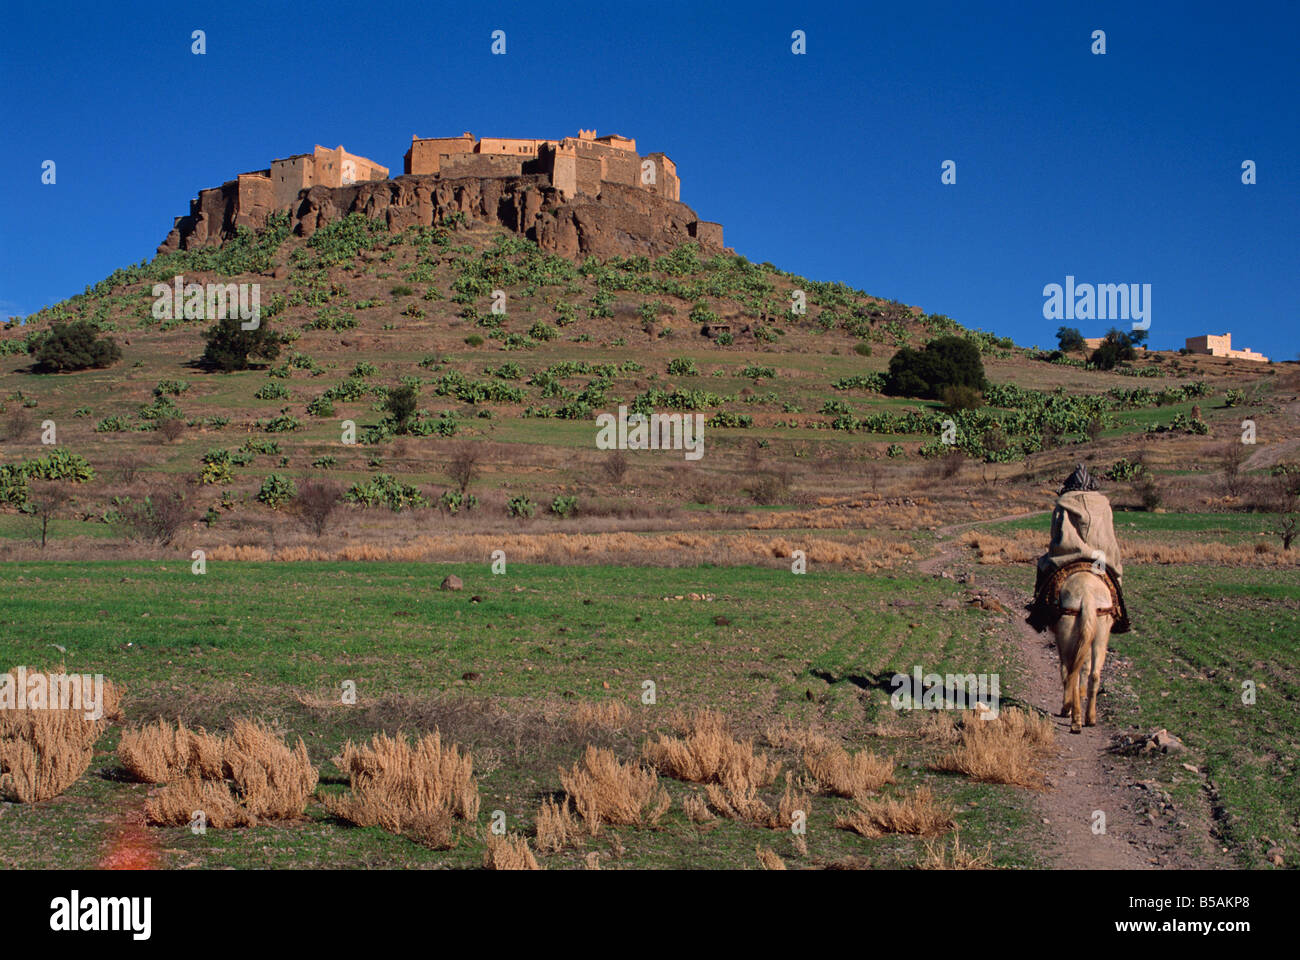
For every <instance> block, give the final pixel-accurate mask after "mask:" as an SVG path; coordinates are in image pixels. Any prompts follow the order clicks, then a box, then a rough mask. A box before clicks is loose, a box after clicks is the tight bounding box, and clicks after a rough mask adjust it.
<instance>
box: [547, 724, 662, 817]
mask: <svg viewBox="0 0 1300 960" xmlns="http://www.w3.org/2000/svg"><path fill="white" fill-rule="evenodd" d="M560 783H562V784H563V785H564V789H565V791H567V792H568V794H569V797H570V798H571V799H572V800H573V805H574V807H576V808H577V811H578V813H579V814H580V815H581V816H582V819H583V820H584V821H586V824H587V830H588V832H589V833H591V835H592V836H595V835H596V834H597V833H598V832H599V831H600V825H601V824H602V823H611V824H619V825H627V824H637V825H639V824H643V823H645V824H655V823H657V822H658V821H659V818H660V817H662V816H663V815H664V813H665V812H666V811H667V810H668V807H669V805H670V804H671V803H672V800H671V798H670V797H669V796H668V791H667V790H665V789H663V788H662V787H660V786H659V777H658V775H656V774H655V772H654V771H653V770H647V769H645V768H643V767H641V766H640V765H639V764H637V763H636V762H635V761H631V760H629V761H628V762H626V763H623V762H621V761H620V760H619V759H618V757H616V756H614V752H613V751H612V750H605V749H602V748H600V747H594V746H590V745H588V746H587V749H586V750H585V751H583V755H582V762H581V763H575V764H574V765H573V767H572V769H570V770H567V771H566V770H564V769H561V770H560Z"/></svg>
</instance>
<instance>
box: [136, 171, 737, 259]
mask: <svg viewBox="0 0 1300 960" xmlns="http://www.w3.org/2000/svg"><path fill="white" fill-rule="evenodd" d="M273 212H275V205H274V202H273V200H272V199H271V190H270V184H269V181H267V182H266V184H265V185H263V183H262V182H261V180H260V178H241V179H240V180H237V181H231V182H230V183H227V184H224V185H223V186H221V187H216V188H213V189H211V190H204V191H201V192H200V194H199V197H198V199H197V200H195V201H192V202H191V204H190V213H189V215H188V216H185V217H180V218H178V219H177V221H176V225H175V227H174V228H173V229H172V231H171V233H170V234H168V236H167V239H166V240H164V241H163V243H162V244H161V245H160V246H159V247H158V252H159V253H165V252H167V251H170V250H177V249H181V250H188V249H190V248H192V247H198V246H203V245H207V244H220V243H224V242H225V241H226V240H228V239H230V238H232V237H234V235H235V231H236V229H237V228H239V227H240V226H248V227H251V228H253V229H257V228H258V227H261V226H263V225H264V224H265V223H266V220H267V217H269V216H270V214H271V213H273ZM458 212H459V213H463V214H464V215H465V216H466V217H468V218H470V219H473V220H478V221H482V222H485V223H489V224H497V225H500V226H502V227H505V228H506V229H508V230H511V231H513V232H515V233H519V234H522V235H524V236H526V237H528V238H529V239H530V240H534V241H536V242H537V244H538V246H540V247H541V249H542V250H544V251H547V252H548V253H556V254H559V255H561V256H565V257H579V256H586V255H588V254H591V255H594V256H598V257H610V256H635V255H642V254H644V255H649V256H660V255H662V254H664V253H667V252H669V251H671V250H672V249H673V248H675V247H677V246H678V245H680V244H682V243H685V242H687V241H691V240H695V241H697V242H699V243H701V244H702V245H704V246H705V247H708V248H712V249H718V250H720V249H722V246H721V244H722V228H721V226H719V225H718V224H712V223H708V222H705V221H701V220H700V219H699V218H698V217H697V216H696V215H695V211H693V210H692V209H691V208H690V207H688V206H686V204H684V203H679V202H677V201H675V200H668V199H665V198H663V197H660V196H656V195H655V194H652V193H649V192H647V191H644V190H638V189H636V188H635V187H625V186H621V185H618V184H603V185H602V187H601V192H600V195H599V196H598V197H588V196H585V195H579V196H577V197H574V198H571V199H569V200H565V199H563V198H561V196H560V194H559V192H558V191H556V190H555V189H554V188H553V187H552V186H551V183H550V179H549V178H548V177H547V176H545V175H544V174H533V175H524V176H511V177H498V178H459V179H444V178H442V177H439V176H437V175H428V176H403V177H397V178H395V179H392V180H377V181H369V182H365V183H356V184H352V185H350V186H346V187H311V188H310V189H307V190H304V191H302V193H300V194H299V196H298V200H297V202H296V205H295V206H294V207H292V208H291V209H290V218H291V224H292V227H293V231H294V233H295V234H298V235H299V236H304V237H309V236H311V234H312V233H314V232H315V231H316V230H318V229H320V227H322V226H324V225H325V224H327V223H329V222H331V221H333V220H338V219H341V218H343V217H345V216H347V215H348V214H350V213H361V214H364V215H365V216H367V217H370V218H372V219H383V220H384V221H386V222H387V224H388V229H389V230H391V231H393V232H399V231H401V230H404V229H405V228H406V227H409V226H412V225H414V224H423V225H426V226H428V225H433V224H436V223H439V222H441V221H442V220H443V219H444V218H445V217H447V216H450V215H452V214H454V213H458Z"/></svg>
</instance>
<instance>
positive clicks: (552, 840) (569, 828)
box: [537, 797, 582, 853]
mask: <svg viewBox="0 0 1300 960" xmlns="http://www.w3.org/2000/svg"><path fill="white" fill-rule="evenodd" d="M571 843H572V844H576V845H578V846H581V845H582V836H581V833H580V829H579V826H578V818H577V817H576V816H574V814H573V808H572V807H571V806H570V805H569V798H568V797H565V798H564V803H562V804H559V803H556V802H555V801H554V800H553V799H551V798H550V797H547V798H546V799H545V800H543V801H542V805H541V807H540V808H539V809H538V811H537V849H538V850H541V851H543V852H545V853H559V852H560V851H561V850H563V849H564V848H565V847H567V846H568V845H569V844H571Z"/></svg>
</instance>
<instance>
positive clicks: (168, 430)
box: [158, 417, 185, 443]
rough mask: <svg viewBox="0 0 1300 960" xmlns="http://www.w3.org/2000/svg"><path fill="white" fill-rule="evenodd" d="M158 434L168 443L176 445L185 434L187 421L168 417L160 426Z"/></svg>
mask: <svg viewBox="0 0 1300 960" xmlns="http://www.w3.org/2000/svg"><path fill="white" fill-rule="evenodd" d="M158 432H159V433H160V434H161V435H162V438H163V439H164V440H166V441H167V442H168V443H175V442H176V441H177V440H179V439H180V438H181V435H182V434H183V433H185V421H184V420H181V419H180V418H179V417H168V418H167V419H166V420H163V421H162V422H161V423H159V424H158Z"/></svg>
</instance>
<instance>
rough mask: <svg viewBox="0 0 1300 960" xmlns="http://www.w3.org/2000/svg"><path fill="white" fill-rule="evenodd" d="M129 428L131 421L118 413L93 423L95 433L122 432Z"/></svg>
mask: <svg viewBox="0 0 1300 960" xmlns="http://www.w3.org/2000/svg"><path fill="white" fill-rule="evenodd" d="M130 429H131V421H130V420H128V419H127V418H126V417H124V416H121V415H120V414H114V415H113V416H111V417H105V418H104V419H103V420H101V421H99V423H97V424H95V432H96V433H123V432H125V431H127V430H130Z"/></svg>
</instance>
